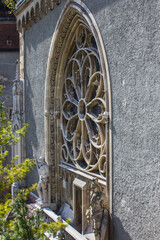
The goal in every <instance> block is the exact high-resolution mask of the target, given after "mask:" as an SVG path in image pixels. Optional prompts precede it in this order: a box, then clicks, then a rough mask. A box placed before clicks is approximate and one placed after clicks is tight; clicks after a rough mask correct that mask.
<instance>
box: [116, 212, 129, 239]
mask: <svg viewBox="0 0 160 240" xmlns="http://www.w3.org/2000/svg"><path fill="white" fill-rule="evenodd" d="M113 239H114V240H132V239H131V237H130V236H129V234H128V233H127V232H126V231H125V230H124V228H123V225H122V223H121V221H120V219H119V218H118V217H116V216H114V218H113Z"/></svg>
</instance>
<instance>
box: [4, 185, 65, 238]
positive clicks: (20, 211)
mask: <svg viewBox="0 0 160 240" xmlns="http://www.w3.org/2000/svg"><path fill="white" fill-rule="evenodd" d="M35 187H36V185H34V186H33V187H31V188H29V189H27V190H24V189H23V190H20V192H19V193H18V195H17V197H16V198H15V199H14V201H13V202H10V204H9V205H8V206H9V207H7V209H6V210H7V211H8V212H9V211H10V212H12V214H13V216H14V219H12V220H6V219H4V218H2V215H0V239H3V240H22V239H23V240H37V239H39V240H46V239H48V238H47V237H46V236H45V235H44V232H49V235H50V236H52V237H54V236H55V235H56V233H57V232H58V231H61V232H62V234H63V230H64V229H65V227H66V226H67V224H64V223H62V222H51V223H45V222H43V218H42V211H40V210H35V212H34V214H32V215H30V214H29V208H28V205H27V204H26V200H27V195H28V193H29V192H30V191H32V190H33V189H35ZM68 222H69V221H68ZM62 239H63V238H62Z"/></svg>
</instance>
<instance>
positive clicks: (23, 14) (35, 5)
mask: <svg viewBox="0 0 160 240" xmlns="http://www.w3.org/2000/svg"><path fill="white" fill-rule="evenodd" d="M60 3H61V1H60V0H26V1H24V2H23V3H22V4H21V5H17V9H16V11H15V12H14V14H15V16H16V17H17V29H18V31H19V32H22V28H24V29H25V30H27V29H28V28H30V27H31V26H32V25H33V24H34V23H36V22H37V21H38V20H40V19H41V18H42V17H43V16H44V15H46V14H47V13H48V11H51V10H53V9H54V6H55V5H59V4H60Z"/></svg>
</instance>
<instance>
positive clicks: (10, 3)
mask: <svg viewBox="0 0 160 240" xmlns="http://www.w3.org/2000/svg"><path fill="white" fill-rule="evenodd" d="M1 2H2V3H3V4H4V5H5V6H7V8H8V9H9V10H10V13H12V12H13V11H14V10H15V9H16V0H1Z"/></svg>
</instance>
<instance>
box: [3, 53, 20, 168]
mask: <svg viewBox="0 0 160 240" xmlns="http://www.w3.org/2000/svg"><path fill="white" fill-rule="evenodd" d="M18 58H19V52H17V51H15V52H11V51H4V52H2V51H1V52H0V76H2V77H4V78H6V79H7V80H6V81H5V82H3V81H2V80H1V77H0V84H1V85H3V84H4V85H3V86H4V88H3V91H2V93H3V95H2V96H0V102H4V105H5V108H6V113H7V114H8V108H9V107H13V95H12V87H13V81H14V79H15V74H16V61H17V59H18ZM7 150H8V156H7V158H6V164H7V163H10V160H11V148H10V147H7Z"/></svg>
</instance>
